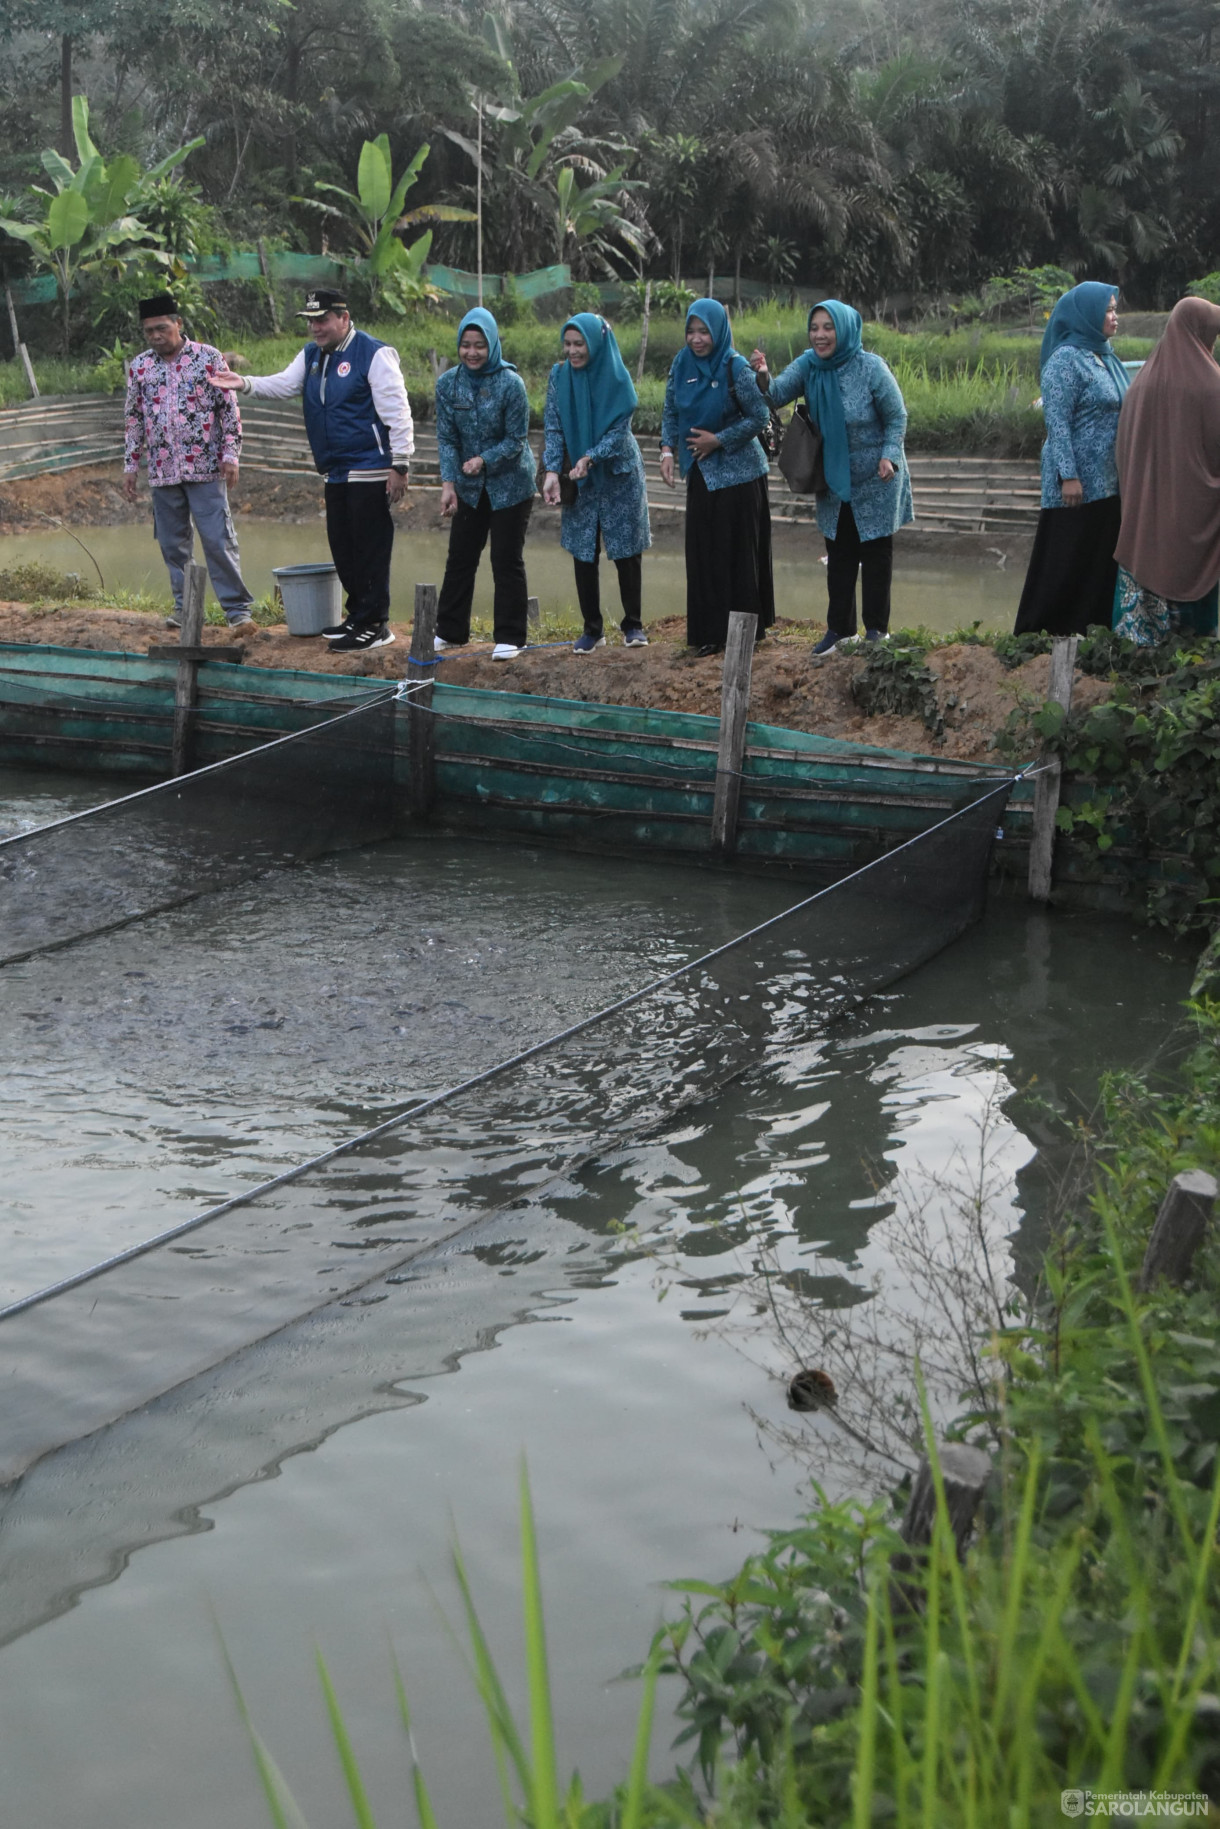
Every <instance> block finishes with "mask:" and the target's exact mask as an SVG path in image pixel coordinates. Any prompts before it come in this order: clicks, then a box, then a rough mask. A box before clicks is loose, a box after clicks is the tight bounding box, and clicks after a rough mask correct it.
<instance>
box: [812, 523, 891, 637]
mask: <svg viewBox="0 0 1220 1829" xmlns="http://www.w3.org/2000/svg"><path fill="white" fill-rule="evenodd" d="M826 559H827V566H826V584H827V588H828V590H829V592H830V603H829V605H828V606H827V610H826V627H827V628H828V629H829V630H830V632H831V634H832V635H854V634H855V632H856V575H857V573H860V574H861V586H860V594H861V597H862V599H863V601H862V604H861V608H862V609H863V611H864V626H865V628H866V629H880V630H881V632H882V633H883V634H884V633H885V631H886V630H887V629H888V628H889V626H890V584H891V582H892V580H893V576H894V536H893V534H892V533H887V534H882V536H881V538H880V539H879V540H862V539H861V538H860V535H859V532H858V530H857V528H856V517H855V515H854V514H853V513H852V511H851V503H850V502H843V503H842V504H841V506H840V508H839V524H838V527H837V529H836V530H835V537H834V539H833V540H827V542H826Z"/></svg>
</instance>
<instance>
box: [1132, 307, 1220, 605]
mask: <svg viewBox="0 0 1220 1829" xmlns="http://www.w3.org/2000/svg"><path fill="white" fill-rule="evenodd" d="M1218 336H1220V305H1209V304H1208V302H1207V300H1206V299H1202V298H1184V299H1179V300H1178V303H1177V304H1176V305H1175V306H1174V308H1173V310H1172V311H1171V312H1170V314H1169V322H1168V324H1167V325H1166V326H1165V334H1164V336H1163V337H1162V338H1161V340H1160V342H1159V343H1158V344H1157V346H1156V348H1155V349H1154V350H1153V352H1152V354H1151V355H1150V356H1149V358H1148V360H1147V362H1146V363H1145V364H1144V366H1143V368H1141V369H1140V371H1139V373H1138V374H1137V375H1136V377H1135V379H1134V380H1133V381H1132V383H1131V386H1130V387H1129V388H1128V390H1127V395H1126V398H1125V399H1124V401H1123V407H1122V412H1121V413H1120V414H1119V417H1118V442H1117V444H1116V446H1115V453H1114V454H1115V457H1116V458H1117V460H1118V492H1119V495H1120V496H1121V497H1122V504H1123V523H1122V531H1121V533H1120V534H1119V537H1118V549H1117V552H1116V554H1115V556H1116V558H1117V559H1118V562H1119V564H1120V565H1121V566H1123V567H1124V568H1125V569H1126V570H1127V571H1129V572H1130V574H1131V576H1132V577H1133V578H1134V579H1135V581H1136V583H1137V584H1139V585H1142V586H1143V588H1144V589H1145V590H1147V591H1154V592H1155V593H1156V595H1157V596H1158V597H1165V598H1168V599H1171V600H1173V601H1175V602H1178V603H1193V602H1194V601H1195V599H1196V598H1199V597H1205V596H1206V595H1207V593H1208V591H1210V590H1211V588H1212V585H1213V584H1215V583H1216V581H1217V579H1220V367H1218V366H1217V364H1216V363H1215V361H1214V360H1213V358H1212V353H1211V351H1212V345H1213V343H1214V342H1215V341H1216V338H1217V337H1218Z"/></svg>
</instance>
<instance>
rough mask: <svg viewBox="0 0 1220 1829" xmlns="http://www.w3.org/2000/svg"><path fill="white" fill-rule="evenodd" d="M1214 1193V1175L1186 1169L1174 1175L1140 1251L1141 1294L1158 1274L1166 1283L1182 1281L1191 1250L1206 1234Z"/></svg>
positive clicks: (1186, 1271)
mask: <svg viewBox="0 0 1220 1829" xmlns="http://www.w3.org/2000/svg"><path fill="white" fill-rule="evenodd" d="M1218 1192H1220V1189H1218V1188H1217V1186H1216V1178H1215V1176H1214V1175H1209V1174H1208V1173H1207V1171H1206V1170H1205V1169H1187V1170H1185V1172H1184V1173H1183V1174H1181V1175H1175V1176H1174V1178H1173V1180H1172V1181H1171V1182H1170V1184H1169V1189H1168V1192H1167V1193H1166V1195H1165V1198H1164V1200H1162V1202H1161V1209H1160V1212H1159V1213H1158V1214H1157V1216H1156V1222H1155V1224H1154V1225H1153V1228H1152V1232H1151V1234H1150V1235H1149V1238H1148V1248H1147V1250H1146V1251H1145V1252H1144V1262H1143V1265H1142V1266H1141V1269H1140V1275H1139V1290H1140V1293H1141V1295H1144V1294H1146V1293H1147V1292H1148V1290H1150V1289H1151V1288H1152V1286H1153V1284H1154V1283H1155V1282H1156V1280H1157V1278H1158V1277H1164V1278H1165V1280H1166V1282H1168V1283H1179V1284H1180V1283H1184V1282H1185V1281H1186V1279H1187V1277H1188V1276H1189V1275H1190V1267H1191V1265H1192V1263H1193V1262H1194V1256H1195V1252H1196V1251H1197V1250H1198V1249H1199V1246H1200V1245H1201V1244H1202V1243H1203V1240H1204V1239H1205V1238H1206V1237H1207V1232H1208V1228H1209V1226H1210V1225H1211V1222H1212V1213H1213V1210H1214V1208H1215V1205H1216V1195H1217V1193H1218Z"/></svg>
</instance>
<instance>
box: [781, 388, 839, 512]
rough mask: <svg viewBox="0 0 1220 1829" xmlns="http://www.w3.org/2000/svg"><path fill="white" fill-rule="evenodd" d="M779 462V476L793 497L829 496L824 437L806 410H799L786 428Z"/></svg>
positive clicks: (799, 407)
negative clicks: (823, 450)
mask: <svg viewBox="0 0 1220 1829" xmlns="http://www.w3.org/2000/svg"><path fill="white" fill-rule="evenodd" d="M778 462H779V467H780V473H781V474H782V476H783V478H784V481H785V482H786V483H787V485H788V487H789V489H791V491H792V493H793V495H827V494H828V493H829V489H828V486H827V482H826V468H825V463H824V461H823V457H822V434H821V431H820V429H819V427H818V425H817V424H816V422H815V421H814V420H812V419H811V418H810V417H809V408H808V407H807V406H798V407H797V409H796V411H795V413H793V415H792V417H791V419H790V420H789V421H788V424H787V425H786V426H785V428H784V439H783V443H782V444H781V445H780V448H779V459H778Z"/></svg>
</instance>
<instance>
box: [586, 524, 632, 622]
mask: <svg viewBox="0 0 1220 1829" xmlns="http://www.w3.org/2000/svg"><path fill="white" fill-rule="evenodd" d="M597 545H598V553H599V556H600V552H601V530H600V529H599V530H598V535H597ZM572 565H573V568H574V570H575V572H576V597H577V601H578V602H579V604H580V613H581V616H582V617H583V618H584V625H585V634H586V635H592V636H593V638H594V640H596V641H600V640H601V637H602V629H603V624H602V588H601V566H600V565H599V564H598V561H597V559H573V561H572ZM614 569H615V570H616V571H617V573H618V594H619V597H620V598H621V600H622V605H623V620H622V622H621V623H620V624H619V627H620V628H621V629H622V631H623V634H624V635H625V634H626V633H627V631H628V629H642V628H643V626H644V556H643V554H642V553H633V554H632V555H631V557H630V558H629V559H616V560H615V561H614Z"/></svg>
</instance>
